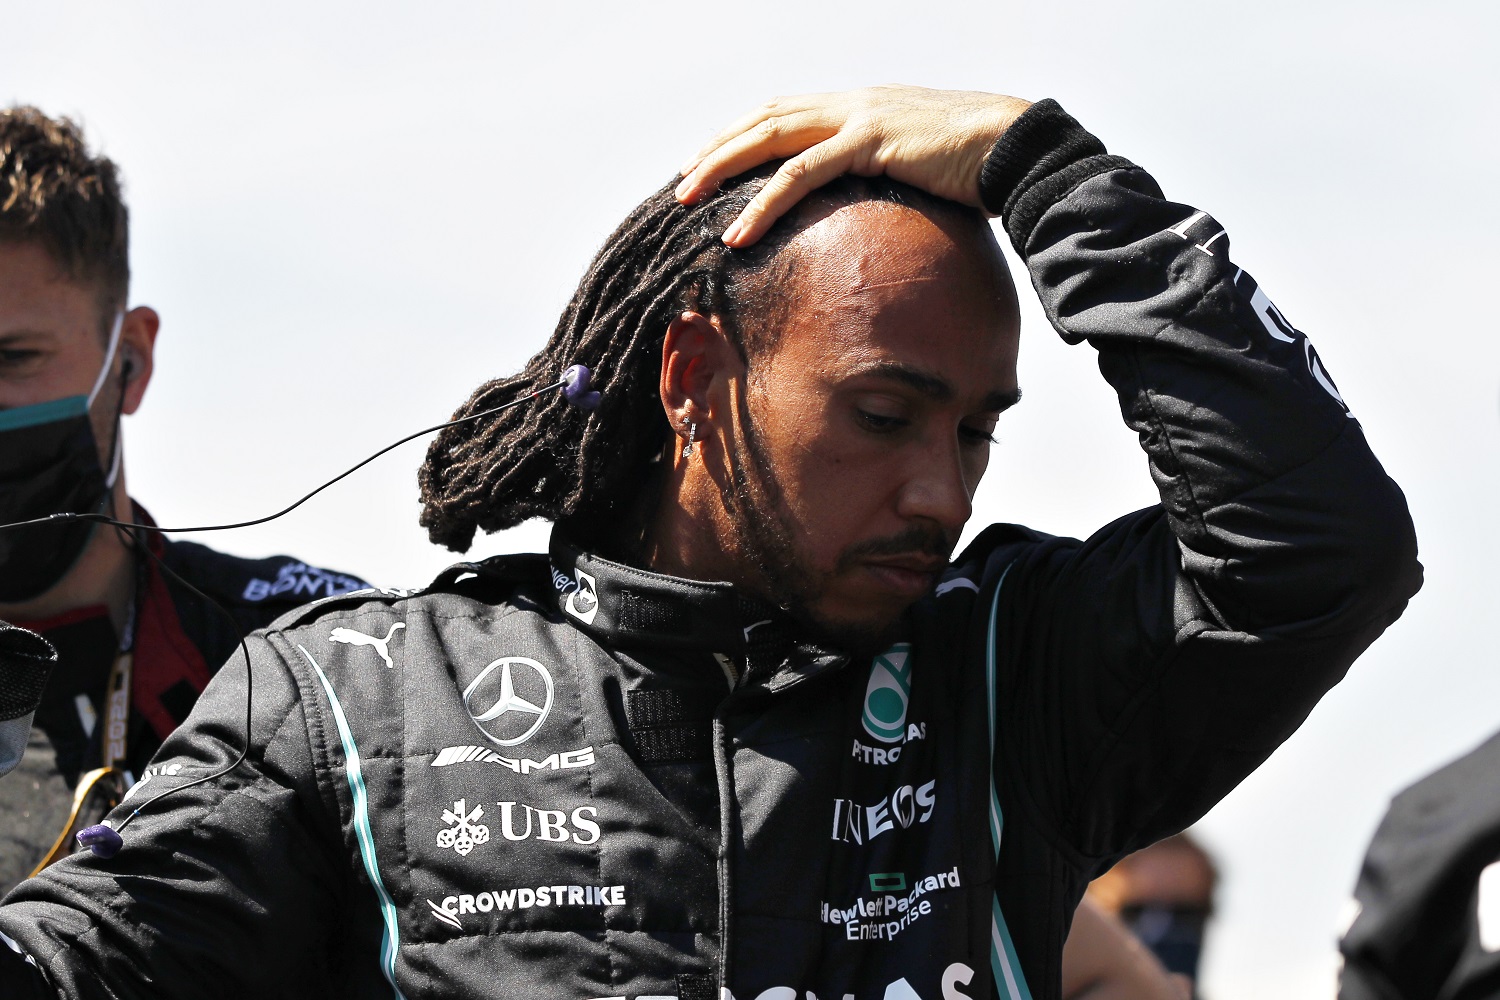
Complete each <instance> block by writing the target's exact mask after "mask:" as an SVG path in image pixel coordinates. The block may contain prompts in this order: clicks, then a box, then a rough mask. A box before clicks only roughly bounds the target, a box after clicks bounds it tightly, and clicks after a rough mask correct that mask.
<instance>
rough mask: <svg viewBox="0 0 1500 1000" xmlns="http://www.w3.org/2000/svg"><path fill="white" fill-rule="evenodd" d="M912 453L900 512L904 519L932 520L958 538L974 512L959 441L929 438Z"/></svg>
mask: <svg viewBox="0 0 1500 1000" xmlns="http://www.w3.org/2000/svg"><path fill="white" fill-rule="evenodd" d="M912 452H913V455H912V461H911V465H910V467H909V474H908V475H907V477H906V479H905V481H904V482H903V483H902V485H901V491H900V493H899V494H898V496H897V500H896V509H897V513H898V514H900V515H901V517H902V518H903V519H908V520H917V519H922V520H928V521H933V522H935V523H936V524H937V525H938V526H939V527H941V528H942V529H943V531H944V533H946V534H949V535H952V536H955V537H956V536H957V535H958V534H959V532H961V531H962V530H963V527H964V525H965V524H967V523H968V521H969V515H970V514H972V513H973V512H974V505H973V502H972V501H973V496H974V489H973V485H971V484H970V482H969V470H968V469H967V468H966V466H965V463H964V456H963V454H962V451H961V448H960V445H959V443H958V441H957V440H950V441H944V442H941V443H939V442H936V441H928V442H924V443H922V444H919V445H914V447H913V449H912ZM974 485H977V484H974Z"/></svg>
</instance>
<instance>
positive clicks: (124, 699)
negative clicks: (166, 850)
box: [100, 558, 150, 787]
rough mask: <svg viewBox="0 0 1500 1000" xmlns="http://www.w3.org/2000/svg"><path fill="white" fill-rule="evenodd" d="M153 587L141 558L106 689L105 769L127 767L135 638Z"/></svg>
mask: <svg viewBox="0 0 1500 1000" xmlns="http://www.w3.org/2000/svg"><path fill="white" fill-rule="evenodd" d="M148 586H150V580H149V578H148V576H147V567H146V560H144V559H140V558H137V560H136V572H135V589H134V591H133V592H132V593H131V595H130V607H129V608H128V609H126V612H125V631H124V632H123V633H122V634H121V635H120V645H119V648H118V649H117V650H116V652H115V662H114V665H113V666H111V667H110V670H109V684H108V686H107V687H106V688H105V689H104V693H105V700H104V734H103V738H102V739H101V740H100V752H101V756H102V758H103V759H102V761H101V766H103V767H105V768H120V769H122V770H123V769H124V767H125V755H126V752H127V740H128V738H129V733H130V691H131V683H130V682H131V677H132V675H133V674H134V667H135V639H136V633H137V631H139V628H140V621H141V613H142V608H143V607H144V605H145V603H146V589H147V587H148ZM125 783H126V786H127V787H128V786H129V785H132V784H134V783H135V782H134V775H131V774H130V773H129V772H128V771H127V772H126V781H125Z"/></svg>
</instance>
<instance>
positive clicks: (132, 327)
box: [119, 306, 161, 413]
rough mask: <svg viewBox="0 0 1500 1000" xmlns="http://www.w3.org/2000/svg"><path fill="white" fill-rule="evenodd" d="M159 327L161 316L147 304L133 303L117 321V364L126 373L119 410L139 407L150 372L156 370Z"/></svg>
mask: <svg viewBox="0 0 1500 1000" xmlns="http://www.w3.org/2000/svg"><path fill="white" fill-rule="evenodd" d="M160 328H161V317H160V316H158V315H157V314H156V310H155V309H152V308H151V307H150V306H136V307H135V308H134V309H132V310H130V311H129V312H127V313H126V314H125V319H124V321H123V322H122V323H121V324H120V362H119V363H120V370H121V371H122V372H126V375H125V398H124V399H123V400H121V403H120V410H121V412H122V413H134V412H135V411H136V410H138V409H140V406H141V400H142V399H143V398H144V397H145V395H146V386H147V385H149V384H150V382H151V373H152V372H153V371H155V369H156V366H155V361H154V358H155V351H156V331H157V330H159V329H160Z"/></svg>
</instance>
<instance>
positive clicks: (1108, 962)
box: [1062, 896, 1192, 1000]
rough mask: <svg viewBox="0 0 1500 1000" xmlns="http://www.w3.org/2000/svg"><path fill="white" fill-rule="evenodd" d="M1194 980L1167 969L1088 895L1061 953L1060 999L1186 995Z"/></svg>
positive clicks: (1156, 999) (1185, 999)
mask: <svg viewBox="0 0 1500 1000" xmlns="http://www.w3.org/2000/svg"><path fill="white" fill-rule="evenodd" d="M1191 996H1192V984H1191V983H1190V982H1189V981H1188V980H1187V979H1186V978H1185V977H1183V976H1178V975H1174V974H1172V973H1169V972H1167V970H1166V969H1164V968H1163V967H1162V964H1161V962H1159V961H1158V960H1157V958H1156V956H1155V955H1153V954H1152V953H1151V951H1150V950H1149V949H1148V948H1147V947H1146V946H1145V945H1144V944H1142V943H1141V941H1140V939H1139V938H1137V937H1135V936H1134V935H1132V934H1131V933H1130V931H1129V930H1128V929H1127V928H1126V927H1125V925H1124V924H1122V923H1120V921H1119V919H1118V918H1116V917H1114V916H1112V915H1111V914H1108V913H1106V912H1104V910H1103V909H1102V908H1101V907H1100V906H1099V905H1098V904H1097V903H1095V902H1094V901H1093V900H1091V899H1089V898H1088V896H1084V897H1083V901H1082V902H1080V903H1079V904H1078V909H1077V910H1076V911H1075V912H1074V914H1073V926H1072V927H1071V928H1070V929H1069V930H1068V940H1067V941H1065V942H1064V943H1063V952H1062V1000H1189V998H1190V997H1191Z"/></svg>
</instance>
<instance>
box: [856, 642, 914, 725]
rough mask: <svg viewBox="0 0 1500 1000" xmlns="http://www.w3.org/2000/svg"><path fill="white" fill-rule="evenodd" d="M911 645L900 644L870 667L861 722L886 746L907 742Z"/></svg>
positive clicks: (879, 657) (878, 658)
mask: <svg viewBox="0 0 1500 1000" xmlns="http://www.w3.org/2000/svg"><path fill="white" fill-rule="evenodd" d="M910 655H911V645H910V644H909V643H905V642H898V643H896V645H894V646H892V647H891V648H890V649H888V650H886V651H885V652H884V653H881V654H880V655H879V656H877V657H875V660H874V662H872V663H871V664H870V682H869V684H867V685H866V686H865V708H864V712H863V713H862V716H861V721H863V722H864V724H865V732H867V733H869V734H870V735H871V736H873V737H875V738H876V739H877V740H879V741H880V742H882V743H900V742H901V741H902V740H904V739H905V738H906V708H907V705H908V704H909V703H910V701H911V663H910V661H909V657H910Z"/></svg>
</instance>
